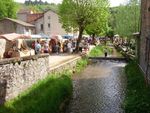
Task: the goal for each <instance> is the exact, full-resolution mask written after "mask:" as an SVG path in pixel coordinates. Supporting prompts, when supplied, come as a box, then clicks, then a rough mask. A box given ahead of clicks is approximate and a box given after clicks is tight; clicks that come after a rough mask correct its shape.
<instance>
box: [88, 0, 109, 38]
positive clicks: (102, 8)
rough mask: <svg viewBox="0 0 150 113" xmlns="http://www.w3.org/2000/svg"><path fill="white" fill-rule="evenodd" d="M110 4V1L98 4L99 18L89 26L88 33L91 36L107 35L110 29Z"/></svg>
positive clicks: (106, 0)
mask: <svg viewBox="0 0 150 113" xmlns="http://www.w3.org/2000/svg"><path fill="white" fill-rule="evenodd" d="M108 17H109V2H108V0H100V2H98V3H97V16H96V17H94V18H95V21H93V22H92V23H91V24H89V25H87V27H86V32H87V33H88V34H89V35H105V34H106V31H107V29H108Z"/></svg>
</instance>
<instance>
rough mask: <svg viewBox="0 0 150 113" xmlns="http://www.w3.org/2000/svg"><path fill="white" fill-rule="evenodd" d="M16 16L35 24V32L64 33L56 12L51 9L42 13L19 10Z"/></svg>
mask: <svg viewBox="0 0 150 113" xmlns="http://www.w3.org/2000/svg"><path fill="white" fill-rule="evenodd" d="M17 17H18V19H20V20H22V21H25V22H28V23H30V24H33V25H35V29H36V34H40V33H44V34H46V35H49V36H50V35H56V34H59V35H64V34H66V32H65V30H64V29H63V28H62V24H61V23H60V22H59V17H58V14H57V13H56V12H55V11H53V10H47V11H45V12H43V13H33V12H32V13H31V12H26V11H25V12H23V11H20V12H19V13H18V14H17Z"/></svg>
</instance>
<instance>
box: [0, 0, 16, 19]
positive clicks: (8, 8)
mask: <svg viewBox="0 0 150 113" xmlns="http://www.w3.org/2000/svg"><path fill="white" fill-rule="evenodd" d="M17 9H18V5H17V4H16V3H15V2H14V0H0V19H3V18H5V17H9V18H16V11H17Z"/></svg>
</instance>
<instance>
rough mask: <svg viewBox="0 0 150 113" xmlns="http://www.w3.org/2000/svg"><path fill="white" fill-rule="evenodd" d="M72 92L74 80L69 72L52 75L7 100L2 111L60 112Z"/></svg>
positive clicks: (11, 112)
mask: <svg viewBox="0 0 150 113" xmlns="http://www.w3.org/2000/svg"><path fill="white" fill-rule="evenodd" d="M71 93H72V81H71V78H70V74H69V73H68V74H62V75H61V76H58V75H52V76H51V77H47V78H46V79H44V80H42V81H39V82H38V83H37V84H35V85H33V86H32V87H31V88H30V89H29V90H27V91H26V92H24V93H22V94H21V95H19V96H18V97H17V98H15V99H13V100H11V101H9V102H6V103H5V104H4V105H3V106H1V107H0V113H58V112H59V106H60V105H61V103H62V102H63V101H64V100H65V99H66V98H68V97H69V96H71Z"/></svg>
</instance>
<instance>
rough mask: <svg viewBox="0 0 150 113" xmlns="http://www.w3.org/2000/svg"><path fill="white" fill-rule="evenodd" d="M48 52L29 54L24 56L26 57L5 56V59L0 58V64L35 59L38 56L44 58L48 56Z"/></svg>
mask: <svg viewBox="0 0 150 113" xmlns="http://www.w3.org/2000/svg"><path fill="white" fill-rule="evenodd" d="M48 56H49V54H48V53H45V54H39V55H31V56H26V57H14V58H7V59H0V65H5V64H11V63H13V64H15V63H16V62H18V63H19V62H21V61H27V60H36V59H38V58H44V57H48Z"/></svg>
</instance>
